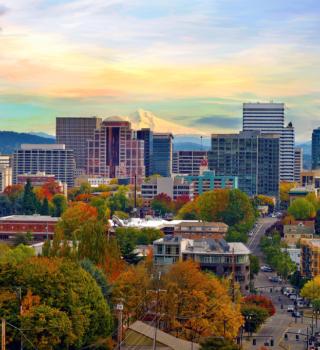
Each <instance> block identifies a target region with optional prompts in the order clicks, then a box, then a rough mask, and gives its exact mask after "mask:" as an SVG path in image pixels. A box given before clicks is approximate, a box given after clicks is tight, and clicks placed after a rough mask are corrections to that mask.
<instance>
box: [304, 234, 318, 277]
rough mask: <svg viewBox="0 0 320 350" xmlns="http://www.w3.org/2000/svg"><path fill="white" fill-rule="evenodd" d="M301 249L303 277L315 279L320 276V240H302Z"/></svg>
mask: <svg viewBox="0 0 320 350" xmlns="http://www.w3.org/2000/svg"><path fill="white" fill-rule="evenodd" d="M300 248H301V263H300V272H301V275H302V276H304V277H307V278H313V277H315V276H318V275H319V274H320V239H302V240H301V241H300Z"/></svg>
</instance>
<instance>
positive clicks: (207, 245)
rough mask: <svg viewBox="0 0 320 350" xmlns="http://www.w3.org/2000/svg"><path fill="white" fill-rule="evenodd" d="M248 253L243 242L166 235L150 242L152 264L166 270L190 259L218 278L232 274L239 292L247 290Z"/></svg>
mask: <svg viewBox="0 0 320 350" xmlns="http://www.w3.org/2000/svg"><path fill="white" fill-rule="evenodd" d="M250 254H251V252H250V250H249V249H248V248H247V247H246V246H245V245H244V244H243V243H238V242H237V243H227V242H226V241H225V240H224V239H210V238H209V239H195V240H194V239H187V238H182V237H180V236H166V237H164V238H160V239H158V240H156V241H155V242H153V257H154V264H155V265H156V266H158V267H162V268H165V267H166V266H168V265H171V264H173V263H176V262H177V261H185V260H193V261H196V262H198V263H199V264H200V268H201V269H203V270H209V271H212V272H213V273H215V274H216V275H218V276H221V277H227V276H230V275H232V273H234V274H235V280H236V281H237V282H238V283H239V284H240V287H241V290H242V291H245V290H248V288H249V281H250V260H249V256H250Z"/></svg>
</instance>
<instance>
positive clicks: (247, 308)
mask: <svg viewBox="0 0 320 350" xmlns="http://www.w3.org/2000/svg"><path fill="white" fill-rule="evenodd" d="M241 313H242V315H243V317H244V319H245V326H244V328H245V330H246V331H247V332H250V333H253V332H256V331H257V330H258V329H259V327H260V326H261V325H262V324H263V323H264V322H265V321H266V320H267V318H268V317H269V313H268V311H267V310H266V309H265V308H263V307H260V306H256V305H243V306H242V307H241Z"/></svg>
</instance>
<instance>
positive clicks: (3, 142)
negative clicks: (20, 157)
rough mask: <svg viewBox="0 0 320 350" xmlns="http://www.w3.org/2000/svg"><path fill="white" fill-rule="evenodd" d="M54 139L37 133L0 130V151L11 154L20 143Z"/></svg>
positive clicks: (51, 140) (52, 140) (43, 141)
mask: <svg viewBox="0 0 320 350" xmlns="http://www.w3.org/2000/svg"><path fill="white" fill-rule="evenodd" d="M54 142H55V140H54V139H51V138H45V137H41V136H37V135H32V134H26V133H18V132H14V131H0V153H1V154H12V153H13V152H14V151H15V150H16V149H18V148H19V147H20V145H21V144H22V143H39V144H45V143H50V144H52V143H54Z"/></svg>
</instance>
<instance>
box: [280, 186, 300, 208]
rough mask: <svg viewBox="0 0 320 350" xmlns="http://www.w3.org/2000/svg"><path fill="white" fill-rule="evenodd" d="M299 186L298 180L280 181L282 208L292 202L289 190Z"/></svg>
mask: <svg viewBox="0 0 320 350" xmlns="http://www.w3.org/2000/svg"><path fill="white" fill-rule="evenodd" d="M295 187H297V183H296V182H280V186H279V190H280V204H281V207H282V209H286V208H288V206H289V204H290V200H289V192H290V190H291V189H293V188H295Z"/></svg>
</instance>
